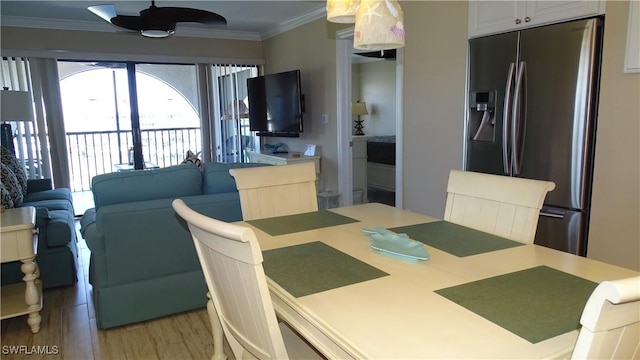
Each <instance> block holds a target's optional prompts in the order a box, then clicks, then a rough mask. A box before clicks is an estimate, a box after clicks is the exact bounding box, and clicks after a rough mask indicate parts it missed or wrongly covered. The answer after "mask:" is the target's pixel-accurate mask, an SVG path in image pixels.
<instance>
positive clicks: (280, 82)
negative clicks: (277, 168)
mask: <svg viewBox="0 0 640 360" xmlns="http://www.w3.org/2000/svg"><path fill="white" fill-rule="evenodd" d="M247 94H248V98H249V99H248V100H249V128H250V130H251V131H256V132H257V135H258V136H281V137H298V136H300V133H301V132H302V111H303V107H304V104H303V96H302V92H301V87H300V70H292V71H287V72H282V73H277V74H267V75H263V76H258V77H254V78H249V79H247Z"/></svg>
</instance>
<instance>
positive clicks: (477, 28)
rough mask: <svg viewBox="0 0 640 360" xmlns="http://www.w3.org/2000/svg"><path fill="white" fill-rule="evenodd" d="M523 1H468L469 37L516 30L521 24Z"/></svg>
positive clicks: (523, 8)
mask: <svg viewBox="0 0 640 360" xmlns="http://www.w3.org/2000/svg"><path fill="white" fill-rule="evenodd" d="M525 10H526V6H525V2H524V1H484V0H471V1H469V37H470V38H471V37H477V36H481V35H487V34H495V33H500V32H506V31H511V30H517V29H519V28H521V27H522V26H523V24H522V22H523V20H522V19H523V18H524V13H525Z"/></svg>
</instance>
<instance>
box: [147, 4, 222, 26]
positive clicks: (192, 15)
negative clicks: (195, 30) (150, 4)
mask: <svg viewBox="0 0 640 360" xmlns="http://www.w3.org/2000/svg"><path fill="white" fill-rule="evenodd" d="M148 10H150V9H148ZM153 12H154V14H153V16H157V17H158V18H159V19H162V21H166V22H196V23H201V24H208V25H226V24H227V19H225V18H224V17H223V16H221V15H218V14H216V13H213V12H211V11H206V10H200V9H191V8H182V7H160V8H155V9H153ZM140 15H142V13H141V14H140Z"/></svg>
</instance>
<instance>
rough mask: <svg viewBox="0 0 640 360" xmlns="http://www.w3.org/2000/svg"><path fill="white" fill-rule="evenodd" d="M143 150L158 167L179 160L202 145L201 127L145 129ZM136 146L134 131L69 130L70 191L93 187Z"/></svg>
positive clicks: (125, 161)
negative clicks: (93, 179) (92, 182)
mask: <svg viewBox="0 0 640 360" xmlns="http://www.w3.org/2000/svg"><path fill="white" fill-rule="evenodd" d="M141 135H142V154H143V157H144V161H145V162H151V163H154V164H156V165H158V166H159V167H167V166H171V165H177V164H180V163H181V162H182V161H183V160H184V158H185V155H186V153H187V150H191V151H193V152H194V153H198V152H200V150H201V149H202V142H201V139H202V137H201V135H200V128H197V127H187V128H172V129H159V130H142V131H141ZM132 146H133V140H132V134H131V131H126V130H121V131H92V132H68V133H67V148H68V150H69V166H70V176H71V191H74V192H75V191H87V190H91V179H92V178H93V177H94V176H96V175H100V174H105V173H110V172H113V171H115V169H114V165H116V164H126V163H128V162H129V148H131V147H132Z"/></svg>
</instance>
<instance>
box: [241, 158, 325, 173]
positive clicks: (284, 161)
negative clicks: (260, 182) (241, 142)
mask: <svg viewBox="0 0 640 360" xmlns="http://www.w3.org/2000/svg"><path fill="white" fill-rule="evenodd" d="M249 161H251V162H253V163H259V164H271V165H287V164H298V163H302V162H313V163H314V165H315V167H316V175H317V176H318V178H319V177H320V156H318V155H316V156H306V155H303V154H302V153H299V152H289V153H286V154H266V153H259V152H250V153H249Z"/></svg>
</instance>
